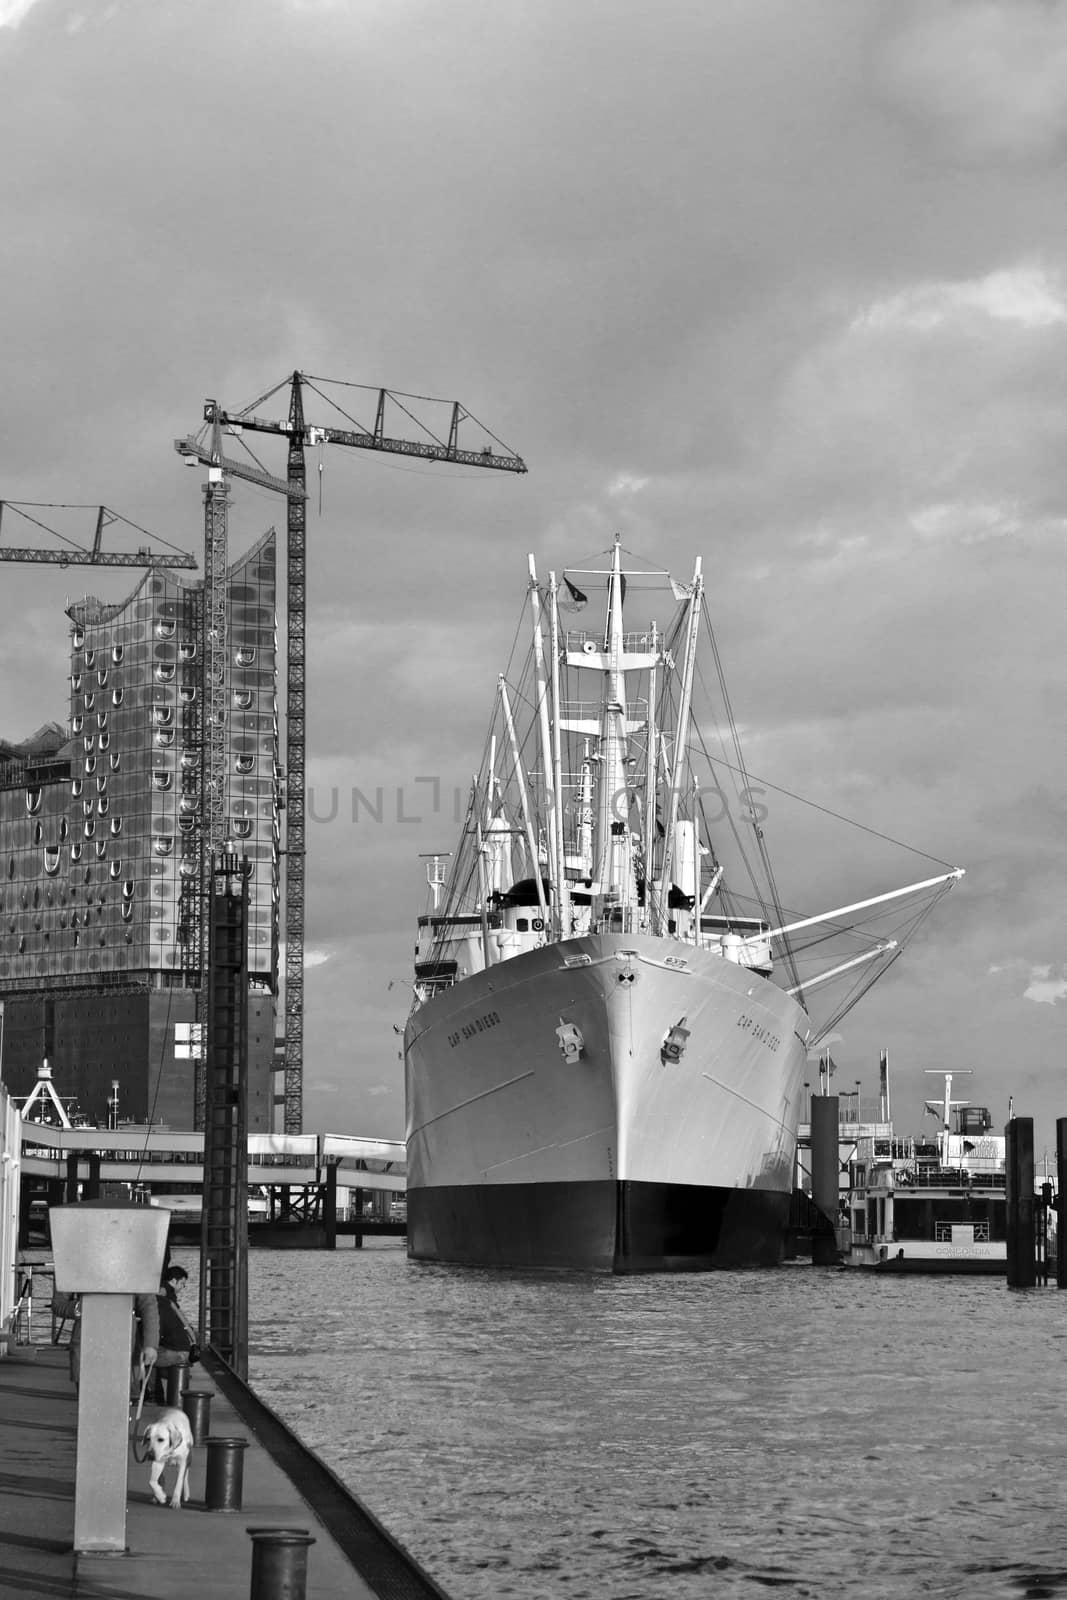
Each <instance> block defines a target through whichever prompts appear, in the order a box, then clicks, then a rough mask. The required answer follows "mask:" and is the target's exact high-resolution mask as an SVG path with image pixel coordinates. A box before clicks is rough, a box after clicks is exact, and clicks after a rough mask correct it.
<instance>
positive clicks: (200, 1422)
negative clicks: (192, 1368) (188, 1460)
mask: <svg viewBox="0 0 1067 1600" xmlns="http://www.w3.org/2000/svg"><path fill="white" fill-rule="evenodd" d="M182 1410H183V1411H184V1412H185V1415H186V1416H187V1417H188V1418H189V1426H190V1427H191V1428H192V1430H193V1443H194V1444H203V1443H204V1440H205V1439H206V1438H207V1436H208V1431H209V1429H210V1427H211V1391H210V1390H209V1389H187V1390H186V1391H185V1393H184V1394H183V1395H182Z"/></svg>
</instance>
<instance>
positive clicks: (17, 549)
mask: <svg viewBox="0 0 1067 1600" xmlns="http://www.w3.org/2000/svg"><path fill="white" fill-rule="evenodd" d="M5 511H14V512H15V514H16V515H17V516H19V517H21V518H22V519H23V520H24V521H25V522H32V523H33V525H34V527H35V528H43V529H44V531H45V533H50V534H52V535H53V536H54V537H55V538H57V539H60V540H62V543H63V548H61V549H56V548H54V547H48V548H38V547H30V546H26V545H2V544H0V561H36V562H38V563H41V564H43V565H48V566H53V567H167V568H170V569H172V570H173V569H175V568H186V569H190V568H192V569H195V567H196V559H195V557H194V556H191V555H187V554H186V552H185V551H184V550H179V549H178V548H177V546H176V545H173V544H168V543H167V540H164V541H163V543H164V544H166V545H167V548H168V550H171V551H173V552H174V553H173V554H172V555H169V556H165V555H160V554H157V553H156V552H155V551H153V550H151V549H149V547H148V546H147V545H142V546H141V547H140V548H139V549H137V550H133V551H126V550H105V549H104V548H103V538H104V529H105V528H107V527H110V526H111V524H112V523H113V522H121V523H123V524H124V525H125V526H126V527H127V528H133V529H134V530H135V532H137V533H145V530H144V528H141V527H138V525H137V523H136V522H131V521H130V520H129V518H128V517H124V516H122V514H121V513H120V512H118V511H112V510H110V508H109V507H108V506H85V505H63V504H60V503H58V502H54V501H41V500H0V527H2V526H3V520H4V512H5ZM31 511H95V512H96V528H95V531H94V533H93V542H92V546H91V547H90V548H89V549H86V548H85V546H84V545H80V544H75V542H74V540H73V539H71V538H69V537H68V536H67V534H65V533H60V532H59V530H58V529H57V528H50V527H49V526H48V524H47V523H46V522H44V521H42V520H41V518H40V517H34V516H31V515H30V512H31ZM146 537H148V535H147V534H146Z"/></svg>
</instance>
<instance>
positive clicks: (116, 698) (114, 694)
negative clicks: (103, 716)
mask: <svg viewBox="0 0 1067 1600" xmlns="http://www.w3.org/2000/svg"><path fill="white" fill-rule="evenodd" d="M124 693H125V691H124V690H122V689H112V691H111V704H112V705H113V706H120V705H121V704H122V697H123V694H124Z"/></svg>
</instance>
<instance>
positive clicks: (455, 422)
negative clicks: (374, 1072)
mask: <svg viewBox="0 0 1067 1600" xmlns="http://www.w3.org/2000/svg"><path fill="white" fill-rule="evenodd" d="M329 381H331V380H328V379H321V378H320V379H315V378H312V377H309V376H308V374H307V373H302V372H293V373H292V375H291V376H290V377H287V378H285V379H283V381H282V382H281V383H279V384H277V385H276V386H275V387H274V388H273V389H270V390H268V391H267V393H266V394H263V395H261V396H260V397H259V399H258V400H254V401H253V402H252V404H251V405H250V406H248V407H246V408H245V409H244V410H243V411H225V410H223V409H222V408H221V407H219V406H218V405H217V404H216V402H215V401H214V400H208V401H206V402H205V405H204V423H205V425H206V427H205V430H204V435H206V437H205V436H198V437H196V438H191V437H190V438H186V439H176V440H175V441H174V448H175V449H176V450H177V451H178V453H179V455H182V456H184V457H185V458H186V460H187V461H189V462H190V463H195V462H201V463H203V464H204V465H206V466H207V467H208V472H209V478H210V477H211V475H212V471H213V469H214V470H215V471H216V472H217V477H216V481H215V486H214V488H215V493H214V497H213V498H212V499H211V501H210V502H209V501H208V494H209V491H210V490H211V489H212V485H211V484H210V483H209V485H208V486H206V487H205V507H206V537H205V549H206V548H207V545H209V544H213V542H217V543H218V545H219V547H220V548H221V550H222V552H223V554H222V565H221V566H219V565H218V564H217V562H216V563H215V565H214V568H213V570H214V572H215V573H216V575H217V583H216V587H217V590H218V592H219V594H220V596H221V599H220V601H219V602H218V604H217V606H216V608H215V609H216V611H217V613H218V617H217V620H216V627H218V625H219V620H221V626H222V627H223V628H224V627H225V598H224V578H225V538H226V536H225V526H226V494H227V485H226V484H225V481H224V475H225V474H229V475H231V476H233V477H236V478H243V479H246V480H247V481H249V482H252V483H256V484H259V485H260V486H261V487H265V488H270V489H274V490H275V491H276V492H277V493H280V494H283V495H285V496H286V499H287V502H288V516H287V561H286V707H285V783H286V800H285V1074H284V1094H285V1108H284V1124H285V1125H284V1131H285V1132H286V1133H300V1132H301V1131H302V1126H303V1054H304V925H305V761H306V737H305V701H306V688H307V684H306V610H307V543H306V500H307V487H306V486H307V467H306V461H305V455H304V449H305V446H306V445H309V444H310V445H323V444H340V445H347V446H349V447H350V448H353V449H357V450H376V451H379V452H381V453H383V454H391V455H405V456H414V457H416V458H418V459H421V460H424V461H449V462H452V463H454V464H456V465H459V466H468V467H488V468H490V469H494V470H496V471H498V472H520V473H521V472H525V471H526V463H525V462H524V461H523V460H522V458H521V457H520V456H517V455H516V454H515V453H514V452H513V451H511V450H509V449H508V447H507V446H506V445H501V443H500V441H499V440H498V439H496V438H495V436H494V435H492V434H490V433H489V430H488V429H486V428H484V425H482V424H480V423H478V422H477V419H476V418H475V417H473V416H472V415H471V413H470V412H469V411H467V410H466V409H465V407H463V406H461V405H460V404H459V402H458V401H453V402H442V401H432V400H427V397H426V396H417V395H406V394H401V393H400V392H399V391H396V390H389V389H377V390H370V391H369V392H371V393H374V394H376V396H377V400H376V406H375V420H374V425H373V427H371V428H365V427H363V426H362V424H360V423H359V422H357V421H356V420H355V418H353V417H351V416H349V415H348V413H347V412H345V411H343V410H342V408H341V407H340V406H339V405H337V403H336V401H334V400H331V399H330V397H329V396H328V395H325V394H323V393H322V391H321V390H320V389H319V388H317V387H316V385H317V384H318V383H325V382H329ZM287 385H288V386H289V414H288V417H287V419H286V420H285V421H284V422H283V421H271V420H269V419H267V418H264V417H260V416H257V415H256V414H255V412H256V408H257V407H258V406H260V405H262V404H263V402H264V401H266V400H269V399H270V398H271V397H272V396H273V395H275V394H277V393H278V392H279V391H280V390H282V389H283V388H285V387H286V386H287ZM343 387H345V388H359V389H365V388H366V386H365V385H361V384H344V385H343ZM305 388H309V389H311V390H312V391H313V392H314V393H315V394H317V395H318V396H319V398H320V399H322V400H324V401H325V402H326V403H327V404H328V405H330V406H333V407H334V409H335V410H336V411H337V412H338V413H339V414H340V415H341V416H343V417H344V418H345V421H346V422H348V423H350V424H351V427H346V428H338V427H330V426H327V427H311V426H308V425H307V424H306V422H305V418H304V395H303V391H304V389H305ZM407 400H421V401H424V402H426V403H429V404H431V405H438V406H439V405H442V404H448V405H449V406H450V420H449V427H448V436H447V439H441V438H438V437H436V436H435V435H434V434H433V433H432V431H431V430H430V429H429V428H428V427H427V426H426V425H425V424H424V423H422V422H420V421H419V419H418V418H416V417H415V416H414V413H413V412H412V411H411V410H410V409H409V407H408V406H407V405H405V404H404V402H405V401H407ZM388 401H393V402H394V403H395V404H396V405H398V406H399V407H400V409H401V410H402V411H404V413H405V414H406V415H407V416H409V417H411V418H412V420H414V421H415V422H416V423H417V425H418V426H419V427H420V428H422V430H423V431H424V432H425V433H427V434H428V435H429V437H428V438H426V439H401V438H394V437H391V436H390V435H387V434H386V432H385V412H386V404H387V402H388ZM466 420H470V421H472V422H475V423H476V425H477V426H479V427H480V428H482V431H483V433H484V434H485V435H486V436H487V437H489V438H492V439H493V441H494V443H495V444H497V445H499V446H500V448H499V450H494V449H493V448H492V447H491V446H484V447H483V448H481V449H478V450H465V449H461V448H460V445H459V428H460V424H461V423H462V422H464V421H466ZM223 429H226V430H227V431H228V432H229V433H232V434H237V435H240V434H243V433H246V432H247V433H267V434H274V435H276V436H278V437H280V438H284V439H286V440H287V441H288V462H287V473H286V477H285V479H279V478H272V477H271V475H270V474H269V473H267V472H265V471H263V469H262V468H260V467H259V465H258V463H257V464H256V465H255V466H247V465H245V464H244V463H243V462H235V461H232V460H231V461H224V460H223V457H222V453H221V434H222V430H223ZM209 440H210V442H209ZM205 568H206V561H205ZM206 581H207V580H206V578H205V583H206ZM220 665H221V666H223V667H224V665H225V659H224V655H223V657H221V658H220ZM204 667H205V670H206V668H207V661H206V659H205V662H204ZM205 709H207V708H205ZM222 709H223V710H224V704H223V706H222ZM212 732H213V734H214V733H218V728H217V726H216V725H214V724H212ZM221 737H222V736H221V735H220V738H221ZM221 748H222V750H223V764H222V766H221V767H220V769H219V773H220V775H221V773H222V772H223V771H224V770H225V757H224V749H225V743H224V740H223V741H222V745H221ZM220 791H221V786H220ZM219 804H220V808H221V799H220V802H219ZM217 821H218V823H219V825H221V823H222V817H221V810H220V813H219V817H218V819H217ZM219 843H221V838H220V840H219Z"/></svg>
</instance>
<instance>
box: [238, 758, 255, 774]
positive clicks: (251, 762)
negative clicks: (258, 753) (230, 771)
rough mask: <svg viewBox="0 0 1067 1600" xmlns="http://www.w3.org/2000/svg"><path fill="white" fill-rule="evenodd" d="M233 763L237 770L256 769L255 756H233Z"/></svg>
mask: <svg viewBox="0 0 1067 1600" xmlns="http://www.w3.org/2000/svg"><path fill="white" fill-rule="evenodd" d="M233 764H234V768H235V770H236V771H237V772H254V771H255V770H256V758H255V756H235V757H234V762H233Z"/></svg>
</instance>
